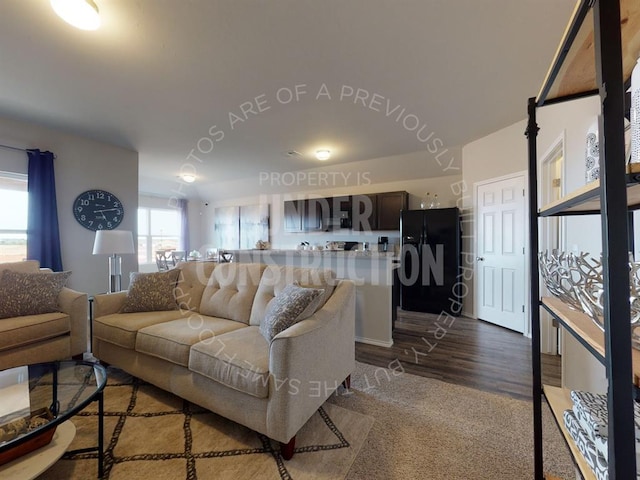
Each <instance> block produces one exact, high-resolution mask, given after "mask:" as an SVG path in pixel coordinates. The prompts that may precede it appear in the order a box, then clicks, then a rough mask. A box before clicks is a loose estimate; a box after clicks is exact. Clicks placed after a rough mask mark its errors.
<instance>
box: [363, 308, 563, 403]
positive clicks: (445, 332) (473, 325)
mask: <svg viewBox="0 0 640 480" xmlns="http://www.w3.org/2000/svg"><path fill="white" fill-rule="evenodd" d="M393 342H394V344H393V346H392V347H391V348H385V347H376V346H373V345H367V344H364V343H356V360H358V361H360V362H365V363H369V364H372V365H377V366H384V367H389V368H393V367H394V366H396V367H397V362H400V363H401V364H402V367H403V368H404V370H405V371H406V372H408V373H412V374H414V375H420V376H423V377H431V378H437V379H439V380H442V381H445V382H450V383H455V384H459V385H465V386H467V387H472V388H476V389H479V390H485V391H489V392H494V393H499V394H504V395H509V396H511V397H514V398H519V399H524V400H530V399H531V385H532V375H531V340H530V339H528V338H526V337H525V336H523V335H521V334H519V333H516V332H512V331H511V330H507V329H505V328H502V327H498V326H495V325H493V324H490V323H487V322H483V321H480V320H472V319H470V318H466V317H455V318H453V317H448V319H447V318H445V317H441V318H440V319H439V318H438V315H432V314H427V313H419V312H409V311H403V310H400V309H399V310H398V319H397V320H396V324H395V329H394V332H393ZM542 364H543V383H546V384H550V385H558V386H559V385H560V357H558V356H553V355H543V362H542ZM390 365H391V366H390Z"/></svg>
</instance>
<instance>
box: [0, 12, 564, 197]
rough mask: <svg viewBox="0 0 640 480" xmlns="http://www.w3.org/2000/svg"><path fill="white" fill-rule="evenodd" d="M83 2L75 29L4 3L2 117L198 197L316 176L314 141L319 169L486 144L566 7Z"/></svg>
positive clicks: (515, 112) (509, 114) (533, 88)
mask: <svg viewBox="0 0 640 480" xmlns="http://www.w3.org/2000/svg"><path fill="white" fill-rule="evenodd" d="M95 2H96V3H97V5H98V7H99V9H100V12H101V17H102V26H101V28H100V29H99V30H97V31H94V32H86V31H81V30H77V29H75V28H73V27H71V26H69V25H67V24H66V23H64V22H63V21H62V20H60V19H59V18H58V17H57V16H56V15H55V14H54V12H53V11H52V9H51V8H50V6H49V1H48V0H3V1H2V15H1V17H0V27H1V28H0V69H1V71H2V74H1V75H0V115H2V116H5V117H10V118H17V119H22V120H27V121H31V122H37V123H40V124H44V125H47V126H52V127H56V128H62V129H64V130H67V131H71V132H74V133H78V134H81V135H84V136H87V137H91V138H94V139H98V140H101V141H105V142H108V143H113V144H117V145H120V146H123V147H127V148H130V149H133V150H136V151H138V152H139V158H140V179H141V180H140V183H141V189H142V190H143V191H151V190H159V189H161V188H164V187H162V185H167V184H168V183H167V182H175V179H176V176H177V175H178V174H179V173H180V171H186V170H195V173H196V174H197V177H198V180H197V182H196V185H197V186H199V188H201V189H205V188H206V189H210V188H212V187H215V185H216V184H217V183H219V182H230V181H238V180H240V179H248V178H252V179H256V180H257V179H258V176H259V175H260V172H288V171H296V170H300V169H309V168H315V167H318V165H319V162H318V161H317V160H315V159H314V158H313V152H314V151H315V150H316V149H318V148H329V149H330V150H332V152H333V156H332V158H331V159H330V160H329V161H327V162H325V163H324V164H323V166H324V167H325V168H326V167H327V166H331V165H337V164H340V163H345V162H356V161H361V160H366V159H374V158H380V157H394V156H396V155H403V154H408V153H411V152H420V151H424V152H428V151H431V152H430V153H434V152H433V151H436V153H437V151H438V150H442V149H446V148H452V149H453V148H454V147H459V146H461V145H464V144H466V143H468V142H470V141H472V140H474V139H477V138H480V137H482V136H484V135H487V134H489V133H491V132H493V131H495V130H498V129H500V128H502V127H505V126H507V125H509V124H511V123H513V122H515V121H518V120H521V119H523V118H524V117H525V113H526V99H527V97H529V96H533V95H535V94H537V92H538V88H539V85H540V84H541V82H542V80H543V78H544V76H545V74H546V71H547V67H548V65H549V63H550V61H551V58H552V56H553V54H554V52H555V48H556V46H557V44H558V42H559V39H560V37H561V35H562V32H563V30H564V26H565V24H566V23H567V20H568V18H569V16H570V14H571V11H572V9H573V5H574V3H575V1H574V0H518V1H513V0H264V1H259V0H95ZM290 151H296V152H298V153H299V154H295V155H288V154H287V152H290ZM452 151H453V150H452ZM192 152H193V155H190V154H191V153H192ZM196 157H197V158H196ZM424 162H425V163H429V164H434V165H435V163H436V162H435V160H434V159H433V155H425V160H424ZM394 170H395V172H396V174H397V175H400V174H399V173H398V172H401V171H403V168H402V167H401V166H399V168H397V169H394ZM405 170H406V169H405ZM442 170H443V169H442V168H433V175H438V174H442ZM404 175H406V176H408V178H411V172H404ZM399 178H400V177H398V178H397V179H399ZM163 182H164V183H163ZM155 193H162V192H161V191H156V192H155Z"/></svg>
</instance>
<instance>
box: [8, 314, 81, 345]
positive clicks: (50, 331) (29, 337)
mask: <svg viewBox="0 0 640 480" xmlns="http://www.w3.org/2000/svg"><path fill="white" fill-rule="evenodd" d="M69 331H70V322H69V315H67V314H64V313H60V312H54V313H43V314H41V315H26V316H23V317H14V318H6V319H4V320H3V321H2V322H0V351H3V350H9V349H11V348H16V347H22V346H24V345H29V344H31V343H37V342H40V341H42V340H47V339H50V338H54V337H58V336H61V335H66V334H68V333H69Z"/></svg>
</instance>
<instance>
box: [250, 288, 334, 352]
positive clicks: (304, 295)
mask: <svg viewBox="0 0 640 480" xmlns="http://www.w3.org/2000/svg"><path fill="white" fill-rule="evenodd" d="M323 293H324V290H322V289H318V288H302V287H299V286H298V285H294V284H291V285H287V286H286V287H285V288H284V289H282V291H281V292H280V293H279V294H278V295H276V296H275V297H274V299H273V300H271V302H269V305H268V306H267V310H266V312H265V315H264V318H263V319H262V322H260V333H262V335H263V336H264V338H266V339H267V340H268V341H269V342H270V341H271V340H272V339H273V337H275V336H276V335H277V334H279V333H280V332H282V331H283V330H286V329H287V328H289V327H290V326H291V325H294V324H295V323H297V322H299V321H301V320H304V319H305V318H307V317H310V316H311V315H313V313H314V312H315V308H317V305H316V307H315V308H313V304H314V303H319V300H320V298H321V295H322V294H323ZM310 307H311V308H310Z"/></svg>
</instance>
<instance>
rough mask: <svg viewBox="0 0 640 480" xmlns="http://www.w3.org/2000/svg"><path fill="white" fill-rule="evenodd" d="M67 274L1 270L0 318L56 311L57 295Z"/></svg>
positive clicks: (68, 273) (57, 309) (57, 308)
mask: <svg viewBox="0 0 640 480" xmlns="http://www.w3.org/2000/svg"><path fill="white" fill-rule="evenodd" d="M70 275H71V272H52V273H45V272H38V273H23V272H14V271H13V270H5V271H4V272H3V273H2V277H0V299H1V300H0V318H11V317H21V316H24V315H39V314H41V313H51V312H57V311H59V307H58V295H60V291H61V290H62V287H64V285H65V284H66V283H67V279H68V278H69V276H70Z"/></svg>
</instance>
